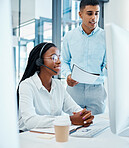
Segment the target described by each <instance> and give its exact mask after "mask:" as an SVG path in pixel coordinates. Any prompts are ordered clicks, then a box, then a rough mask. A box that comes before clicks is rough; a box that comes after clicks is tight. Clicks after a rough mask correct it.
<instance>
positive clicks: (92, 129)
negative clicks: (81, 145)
mask: <svg viewBox="0 0 129 148" xmlns="http://www.w3.org/2000/svg"><path fill="white" fill-rule="evenodd" d="M107 128H109V121H103V122H99V123H96V124H93V125H91V126H89V127H83V128H80V129H78V130H76V132H74V133H71V134H70V136H73V137H82V138H83V137H84V138H92V137H95V136H97V135H99V134H101V133H102V132H104V131H105V130H106V129H107Z"/></svg>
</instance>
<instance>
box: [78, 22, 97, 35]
mask: <svg viewBox="0 0 129 148" xmlns="http://www.w3.org/2000/svg"><path fill="white" fill-rule="evenodd" d="M79 30H80V31H81V33H82V34H86V33H85V31H84V30H83V28H82V24H81V25H80V26H79ZM98 30H99V27H98V26H97V27H96V28H95V29H94V30H93V31H92V32H91V33H90V34H89V35H87V34H86V35H87V36H92V35H93V34H95V33H96V32H97V31H98Z"/></svg>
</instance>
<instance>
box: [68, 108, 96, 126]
mask: <svg viewBox="0 0 129 148" xmlns="http://www.w3.org/2000/svg"><path fill="white" fill-rule="evenodd" d="M93 119H94V116H93V115H91V111H87V110H86V108H84V109H83V110H82V111H80V112H77V113H75V112H74V113H73V115H72V116H70V120H71V122H72V124H74V125H84V126H86V127H87V126H89V125H90V124H92V123H93V121H92V120H93Z"/></svg>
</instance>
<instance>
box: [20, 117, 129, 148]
mask: <svg viewBox="0 0 129 148" xmlns="http://www.w3.org/2000/svg"><path fill="white" fill-rule="evenodd" d="M104 117H105V115H104V116H103V115H97V116H95V121H94V122H96V121H97V120H98V119H100V118H101V119H102V120H104ZM39 136H41V134H38V133H32V132H23V133H20V134H19V137H20V148H81V147H84V148H129V138H128V137H119V136H117V135H114V134H112V133H111V131H110V128H108V129H107V130H106V131H104V132H103V133H101V134H100V135H98V136H97V137H94V138H78V137H71V136H69V141H68V142H65V143H58V142H56V141H55V138H53V139H40V138H38V137H39Z"/></svg>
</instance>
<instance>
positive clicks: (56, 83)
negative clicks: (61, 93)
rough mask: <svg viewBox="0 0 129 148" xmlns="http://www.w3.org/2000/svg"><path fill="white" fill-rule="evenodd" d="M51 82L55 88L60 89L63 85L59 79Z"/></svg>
mask: <svg viewBox="0 0 129 148" xmlns="http://www.w3.org/2000/svg"><path fill="white" fill-rule="evenodd" d="M53 82H54V85H56V86H59V87H61V88H63V87H64V86H63V84H62V81H61V80H59V79H53Z"/></svg>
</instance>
